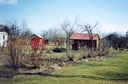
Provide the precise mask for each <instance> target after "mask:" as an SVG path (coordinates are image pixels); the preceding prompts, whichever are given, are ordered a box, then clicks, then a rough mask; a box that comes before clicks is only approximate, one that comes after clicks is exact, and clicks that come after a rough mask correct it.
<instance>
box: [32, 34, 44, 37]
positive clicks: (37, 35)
mask: <svg viewBox="0 0 128 84" xmlns="http://www.w3.org/2000/svg"><path fill="white" fill-rule="evenodd" d="M33 36H36V37H38V38H43V37H42V36H41V35H39V34H33V35H32V36H31V37H33Z"/></svg>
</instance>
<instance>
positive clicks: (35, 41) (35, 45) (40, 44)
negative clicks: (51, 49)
mask: <svg viewBox="0 0 128 84" xmlns="http://www.w3.org/2000/svg"><path fill="white" fill-rule="evenodd" d="M30 45H31V47H32V49H33V50H34V51H37V50H43V49H44V47H45V39H44V38H43V37H42V36H40V35H36V34H33V35H32V36H31V37H30Z"/></svg>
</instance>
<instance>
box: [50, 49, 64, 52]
mask: <svg viewBox="0 0 128 84" xmlns="http://www.w3.org/2000/svg"><path fill="white" fill-rule="evenodd" d="M52 51H53V52H64V51H66V49H65V48H55V49H53V50H52Z"/></svg>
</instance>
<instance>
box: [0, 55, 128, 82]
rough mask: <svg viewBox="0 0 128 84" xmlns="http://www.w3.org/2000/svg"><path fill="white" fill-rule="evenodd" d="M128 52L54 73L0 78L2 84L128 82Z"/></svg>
mask: <svg viewBox="0 0 128 84" xmlns="http://www.w3.org/2000/svg"><path fill="white" fill-rule="evenodd" d="M126 78H128V54H118V55H117V56H114V57H112V58H110V59H109V60H107V61H102V62H89V63H86V64H81V65H79V66H73V67H68V68H65V69H63V70H60V71H57V72H55V73H54V74H53V75H49V76H48V75H47V76H44V75H31V76H23V77H20V78H8V79H4V78H0V84H128V80H126Z"/></svg>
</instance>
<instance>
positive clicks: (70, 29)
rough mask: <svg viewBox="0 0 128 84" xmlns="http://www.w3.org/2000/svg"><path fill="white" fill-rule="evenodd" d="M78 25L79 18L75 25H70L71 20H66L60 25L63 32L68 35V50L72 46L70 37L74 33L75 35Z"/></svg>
mask: <svg viewBox="0 0 128 84" xmlns="http://www.w3.org/2000/svg"><path fill="white" fill-rule="evenodd" d="M77 23H78V17H77V18H76V19H75V21H74V23H73V24H71V23H70V21H69V19H65V21H64V22H63V23H62V24H60V25H61V28H62V30H63V31H64V33H65V34H66V49H67V48H68V47H69V44H70V41H69V38H70V36H71V35H72V34H73V33H75V28H76V26H77Z"/></svg>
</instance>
